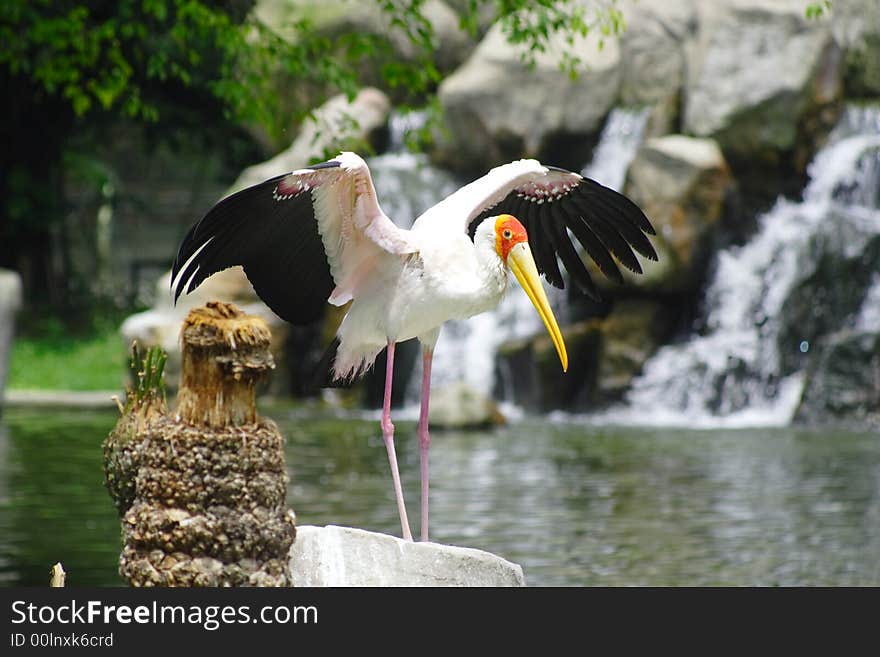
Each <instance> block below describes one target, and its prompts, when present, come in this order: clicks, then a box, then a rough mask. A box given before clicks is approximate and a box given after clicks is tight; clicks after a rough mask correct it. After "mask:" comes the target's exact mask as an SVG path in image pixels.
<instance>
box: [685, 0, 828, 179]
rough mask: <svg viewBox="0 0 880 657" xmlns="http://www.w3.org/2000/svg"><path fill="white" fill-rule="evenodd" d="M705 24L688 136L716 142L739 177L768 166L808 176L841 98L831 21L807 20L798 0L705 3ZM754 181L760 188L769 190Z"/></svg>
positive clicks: (693, 55)
mask: <svg viewBox="0 0 880 657" xmlns="http://www.w3.org/2000/svg"><path fill="white" fill-rule="evenodd" d="M699 20H700V29H699V35H698V38H697V40H696V41H695V42H694V44H693V46H692V47H691V49H690V50H691V52H690V53H689V59H688V61H689V62H690V63H691V66H689V67H688V76H687V82H686V88H685V103H684V131H685V132H687V133H691V134H693V135H696V136H698V137H712V138H714V139H716V140H717V141H718V143H719V144H720V145H721V148H722V150H723V151H724V154H725V156H726V157H727V158H728V160H729V161H732V163H733V164H734V165H735V166H734V169H735V170H736V171H739V170H740V169H742V170H743V171H744V172H746V173H748V172H749V171H750V170H755V169H756V167H757V165H758V164H763V165H764V167H766V168H768V169H770V168H771V167H779V166H780V165H785V166H783V167H781V168H782V169H784V170H794V171H795V172H798V173H803V171H804V168H805V166H806V164H807V162H809V160H810V159H811V158H812V155H813V153H814V152H815V150H816V148H817V147H818V145H819V143H820V142H821V140H822V139H823V138H824V136H825V135H826V134H827V132H828V130H830V128H831V126H832V124H833V122H834V121H835V120H836V118H837V101H838V100H839V99H840V97H841V92H842V77H841V64H842V56H841V50H840V47H839V46H838V45H837V43H836V42H835V40H834V38H833V36H832V34H831V29H830V22H829V20H828V19H822V20H809V19H807V18H806V16H805V11H804V3H803V2H800V1H799V0H736V1H735V2H730V3H717V4H716V3H700V5H699ZM756 175H757V179H756V181H755V182H756V186H757V187H760V186H761V185H760V183H761V182H763V183H764V184H765V185H766V178H764V179H763V180H762V179H761V176H763V172H759V173H757V174H756ZM799 189H800V185H798V190H799Z"/></svg>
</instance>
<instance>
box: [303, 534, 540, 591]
mask: <svg viewBox="0 0 880 657" xmlns="http://www.w3.org/2000/svg"><path fill="white" fill-rule="evenodd" d="M290 572H291V581H292V582H293V585H294V586H525V578H524V576H523V571H522V568H521V567H520V566H519V565H518V564H515V563H511V562H510V561H507V560H505V559H502V558H501V557H498V556H496V555H494V554H491V553H490V552H484V551H483V550H476V549H474V548H465V547H456V546H452V545H440V544H439V543H412V542H409V541H404V540H403V539H400V538H396V537H394V536H389V535H387V534H378V533H375V532H368V531H365V530H363V529H354V528H351V527H337V526H334V525H328V526H326V527H314V526H310V525H306V526H303V527H297V529H296V541H295V542H294V544H293V547H292V548H291V549H290Z"/></svg>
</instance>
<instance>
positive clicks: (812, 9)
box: [806, 0, 831, 20]
mask: <svg viewBox="0 0 880 657" xmlns="http://www.w3.org/2000/svg"><path fill="white" fill-rule="evenodd" d="M826 12H827V13H831V0H822V1H821V2H811V3H810V4H808V5H807V9H806V14H807V18H809V19H810V20H817V19H819V18H822V16H824V15H825V13H826Z"/></svg>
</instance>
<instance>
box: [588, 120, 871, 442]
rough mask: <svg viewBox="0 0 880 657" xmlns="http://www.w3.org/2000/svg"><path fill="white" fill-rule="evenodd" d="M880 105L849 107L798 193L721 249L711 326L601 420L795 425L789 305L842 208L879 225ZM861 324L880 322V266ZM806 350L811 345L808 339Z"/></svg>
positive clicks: (796, 384)
mask: <svg viewBox="0 0 880 657" xmlns="http://www.w3.org/2000/svg"><path fill="white" fill-rule="evenodd" d="M878 162H880V108H849V109H848V110H847V111H846V112H845V113H844V116H843V118H842V119H841V121H840V123H839V125H838V126H837V128H835V130H834V131H833V133H832V135H831V136H830V139H829V142H828V144H827V145H826V146H825V147H824V148H823V149H822V150H821V151H820V152H819V153H818V154H817V155H816V157H815V159H814V161H813V162H812V163H811V165H810V167H809V169H808V174H809V182H808V184H807V187H806V189H805V190H804V194H803V200H801V201H799V202H795V201H790V200H785V199H779V200H778V201H777V202H776V204H775V205H774V206H773V208H772V209H770V210H769V211H768V212H766V213H765V214H764V215H763V216H761V217H759V220H758V232H757V233H756V234H755V236H754V237H753V238H752V239H751V240H750V241H749V242H748V243H747V244H745V245H743V246H738V247H732V248H729V249H726V250H723V251H721V252H719V253H718V255H717V259H716V263H715V267H714V278H713V280H712V282H711V283H710V284H709V286H708V288H707V291H706V298H705V308H706V310H705V317H704V318H703V319H704V321H703V326H704V329H703V330H702V331H701V332H700V334H698V335H693V336H691V337H689V338H688V339H687V340H686V341H684V342H682V343H679V344H673V345H668V346H665V347H663V348H661V349H660V350H659V351H658V352H657V353H656V354H655V355H654V356H653V357H652V358H651V359H650V360H649V361H648V362H647V363H646V364H645V367H644V370H643V373H642V374H641V376H639V377H638V378H637V379H636V380H635V381H634V383H633V387H632V389H631V391H630V393H629V395H628V398H627V404H626V407H623V408H617V409H612V410H611V411H609V412H607V413H602V414H599V415H597V416H594V417H593V418H592V420H594V421H600V422H605V421H610V422H622V423H627V424H630V423H632V424H651V425H681V426H691V427H693V426H757V425H785V424H788V423H789V422H790V421H791V419H792V416H793V414H794V412H795V410H796V408H797V404H798V402H799V400H800V396H801V392H802V385H803V373H802V372H795V373H794V374H790V375H788V376H780V374H779V372H780V354H779V350H778V346H777V338H778V336H779V332H780V327H781V322H780V317H781V311H782V308H783V304H784V303H785V301H786V299H788V297H789V294H790V292H791V291H792V289H793V288H794V287H795V286H796V285H797V284H798V283H799V282H801V281H803V280H805V278H806V276H808V275H809V274H810V273H812V271H813V269H811V266H812V265H813V264H814V263H813V262H812V259H813V258H814V256H815V254H811V253H810V245H811V240H812V238H813V237H814V236H816V235H817V234H819V232H820V231H829V230H832V231H833V230H836V229H838V228H839V227H836V224H834V225H832V224H829V222H832V221H835V218H836V217H840V216H841V214H840V213H847V216H849V217H853V218H854V220H856V221H858V222H860V223H861V225H862V226H863V227H867V228H863V229H864V230H866V232H868V233H871V232H873V233H874V234H877V233H880V202H878V201H880V198H878V195H880V191H878V190H880V165H878ZM853 326H854V327H855V328H862V329H865V328H867V329H869V330H873V331H877V330H880V275H875V277H874V279H873V284H872V285H871V286H870V288H869V289H868V292H867V295H866V297H865V300H864V301H863V303H862V308H861V310H860V311H859V313H858V314H857V316H856V317H855V318H853ZM799 347H800V350H801V351H803V352H806V351H808V350H809V349H810V344H809V342H808V341H806V340H803V341H801V342H800V345H799Z"/></svg>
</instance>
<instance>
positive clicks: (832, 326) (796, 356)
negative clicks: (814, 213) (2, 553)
mask: <svg viewBox="0 0 880 657" xmlns="http://www.w3.org/2000/svg"><path fill="white" fill-rule="evenodd" d="M877 157H878V160H877V161H878V162H880V152H878V153H877ZM825 226H826V227H825V228H824V229H823V230H822V231H820V232H819V233H817V234H816V235H815V236H814V237H813V238H811V240H810V244H809V245H808V247H807V249H806V250H805V252H804V253H803V254H801V256H800V258H799V262H798V273H799V276H798V278H799V280H798V282H797V283H796V284H795V285H793V286H792V289H791V291H790V292H789V294H788V297H787V298H786V300H785V303H784V304H783V305H782V309H781V311H780V313H779V318H780V319H779V321H780V327H779V333H778V336H777V348H778V350H779V359H780V370H781V373H782V374H783V375H787V374H791V373H793V372H796V371H799V370H801V369H802V368H804V367H805V366H808V365H809V363H810V362H811V361H812V360H813V359H814V357H815V356H814V354H812V353H809V352H807V353H804V352H803V351H802V350H801V349H800V345H801V343H803V342H806V343H807V344H808V345H814V346H815V345H820V344H822V342H823V341H824V340H825V339H826V338H827V337H829V336H831V335H832V334H835V333H837V332H838V331H841V330H843V329H846V328H850V327H852V326H854V325H855V324H856V319H855V318H856V317H858V314H859V312H860V310H861V308H862V306H863V304H864V303H865V300H866V298H868V295H869V290H870V289H871V288H872V286H873V285H876V284H877V281H876V278H875V276H876V272H877V271H880V234H878V232H877V231H876V229H875V228H874V227H873V226H871V225H870V224H868V223H866V222H864V221H863V220H860V219H859V217H858V216H855V217H850V216H847V215H846V214H844V213H832V214H831V215H830V216H829V217H828V219H827V220H826V222H825ZM865 328H866V329H867V328H868V327H867V326H866V327H865ZM873 329H874V331H875V332H877V333H880V325H877V326H875V327H873ZM810 351H812V349H811V350H810Z"/></svg>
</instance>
